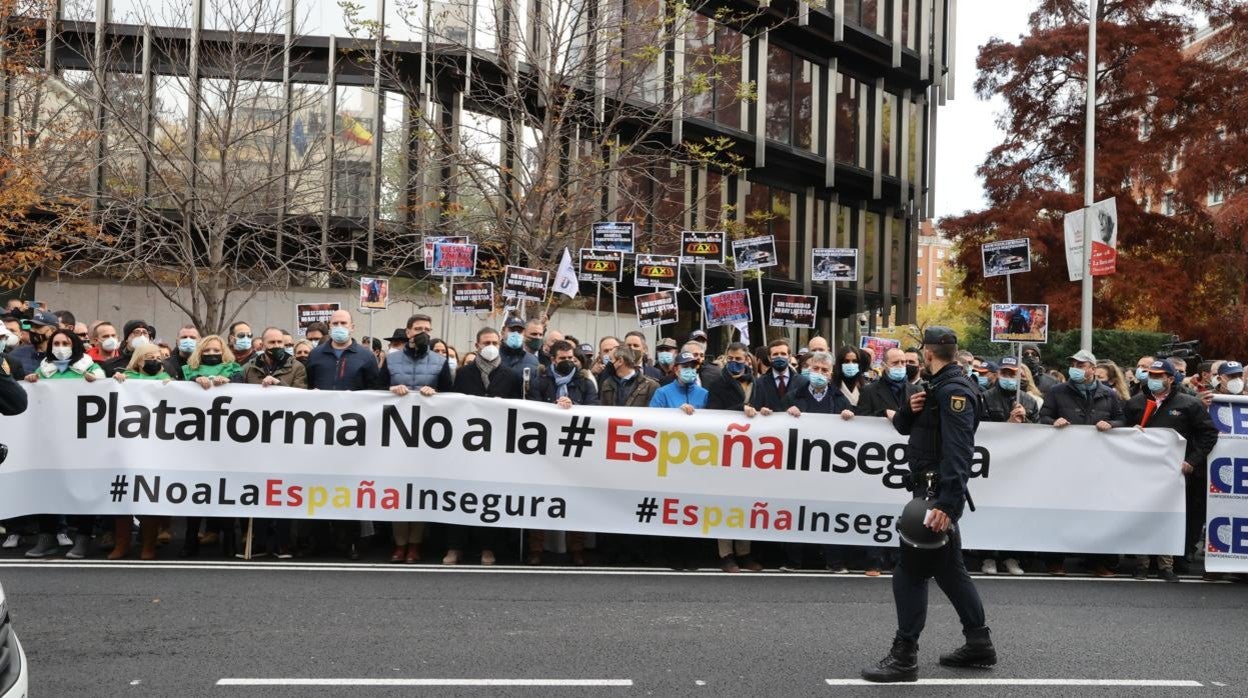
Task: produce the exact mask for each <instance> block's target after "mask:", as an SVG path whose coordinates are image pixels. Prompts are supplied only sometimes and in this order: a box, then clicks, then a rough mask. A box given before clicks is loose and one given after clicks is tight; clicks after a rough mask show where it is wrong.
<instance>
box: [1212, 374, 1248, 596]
mask: <svg viewBox="0 0 1248 698" xmlns="http://www.w3.org/2000/svg"><path fill="white" fill-rule="evenodd" d="M1209 414H1210V415H1211V416H1212V417H1213V423H1214V425H1216V426H1217V427H1218V431H1219V432H1221V434H1219V435H1218V444H1217V445H1216V446H1214V447H1213V451H1211V452H1210V453H1209V487H1208V490H1207V491H1208V494H1206V495H1205V497H1206V499H1205V503H1206V512H1205V531H1206V537H1207V540H1206V541H1205V571H1206V572H1248V396H1244V395H1216V396H1214V398H1213V404H1212V405H1210V406H1209Z"/></svg>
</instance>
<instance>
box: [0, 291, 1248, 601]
mask: <svg viewBox="0 0 1248 698" xmlns="http://www.w3.org/2000/svg"><path fill="white" fill-rule="evenodd" d="M0 319H2V320H3V328H0V369H3V370H4V371H5V372H7V373H8V374H9V375H10V376H12V377H13V378H14V379H16V380H19V381H20V380H24V381H29V382H32V383H33V382H37V381H41V380H85V381H98V380H115V381H119V382H121V381H127V380H156V381H165V382H168V381H193V382H195V383H196V384H198V385H200V386H202V387H203V388H204V389H205V390H212V389H214V388H217V387H219V386H222V385H226V384H229V383H247V384H255V385H261V386H274V385H280V386H286V387H289V388H297V389H311V390H389V391H391V392H392V393H394V394H395V395H399V396H403V395H407V394H409V393H411V392H419V393H420V394H421V395H425V396H430V395H434V394H436V393H461V394H466V395H477V396H486V397H495V398H502V399H511V400H536V401H541V402H546V403H551V404H555V405H558V406H559V407H562V408H566V409H574V408H575V407H576V406H580V405H602V406H620V407H648V408H656V409H677V410H681V411H683V412H685V413H688V414H692V413H694V412H695V411H699V410H726V411H735V412H742V413H744V414H745V415H746V416H747V417H754V416H756V415H770V414H773V413H780V412H784V413H787V414H789V415H792V416H795V417H796V416H799V415H801V414H803V413H819V414H833V415H838V416H839V417H840V418H841V419H845V420H852V419H854V418H857V417H883V418H887V419H892V417H893V415H894V413H895V412H896V411H897V410H898V408H899V406H901V405H907V404H908V402H909V398H910V396H911V395H913V394H914V393H915V392H918V391H920V390H921V389H922V387H921V385H922V381H923V380H924V378H925V376H924V372H923V367H922V366H921V365H920V358H919V357H920V352H919V350H918V348H917V347H916V348H912V349H905V350H903V349H899V348H894V349H888V350H887V351H886V352H885V353H884V355H883V356H881V357H876V356H873V355H872V353H871V350H869V349H858V348H854V347H852V346H842V347H839V348H836V349H835V350H834V349H833V347H831V346H829V344H828V342H827V340H826V339H825V338H823V337H820V336H815V337H812V338H811V339H810V340H809V342H807V344H806V345H805V346H800V347H798V346H793V345H792V344H791V343H790V341H789V340H788V339H775V340H772V341H769V342H767V343H766V344H765V346H762V347H749V346H746V345H745V344H742V343H739V342H734V343H730V344H728V345H727V346H726V347H725V348H724V349H723V351H722V352H718V355H717V356H711V355H710V354H708V344H709V341H708V340H709V337H708V335H707V333H706V332H705V331H702V330H694V331H693V332H691V333H689V334H688V336H687V337H685V338H684V341H683V342H678V341H677V340H676V339H673V338H663V339H661V340H660V341H659V342H658V345H657V346H656V347H654V348H653V349H652V348H651V347H649V346H648V343H647V338H646V334H645V333H644V332H642V331H640V330H637V331H632V332H629V333H627V334H626V335H624V337H623V338H617V337H614V336H607V337H602V338H599V339H598V340H597V342H596V343H590V342H586V341H582V340H581V339H579V338H577V337H574V336H571V335H568V334H565V333H563V332H560V331H559V330H557V329H555V328H553V327H551V326H548V322H547V321H546V319H545V318H543V319H529V320H525V319H521V318H518V317H511V318H508V319H507V320H506V321H505V322H504V323H503V326H502V327H500V328H492V327H487V328H482V329H481V330H479V331H478V332H477V333H476V335H475V337H473V338H472V340H471V344H470V346H463V347H461V348H456V347H455V346H454V345H452V344H451V343H449V342H447V341H446V340H444V339H439V338H437V336H436V332H435V331H434V330H435V328H434V326H433V320H432V318H431V317H430V316H428V315H424V314H415V315H412V316H411V317H410V318H409V319H408V322H407V325H406V327H402V328H397V329H395V330H394V332H393V333H392V334H391V335H390V336H389V337H384V338H375V337H372V338H370V337H362V338H361V340H359V341H357V340H356V339H355V336H356V328H355V325H354V323H353V320H352V316H351V313H350V312H348V311H346V310H338V311H336V312H334V313H333V315H332V316H331V317H330V319H329V322H327V323H313V324H312V325H310V326H309V327H307V328H306V331H305V335H304V336H303V337H296V336H295V335H294V334H292V333H291V332H289V331H288V330H285V329H282V328H277V327H268V328H263V329H259V328H256V327H253V326H252V325H250V324H249V323H247V322H241V321H240V322H234V323H233V324H231V325H230V326H229V329H228V332H227V334H226V335H225V336H220V335H203V334H201V333H200V331H199V330H198V329H197V328H196V327H195V326H194V325H185V326H183V327H181V328H179V329H178V331H177V333H176V335H173V338H172V340H170V341H165V340H163V339H161V338H160V335H158V334H157V331H156V328H155V327H153V326H152V324H151V323H149V322H147V321H144V320H129V321H127V322H125V323H124V324H122V325H121V326H120V331H118V326H117V325H116V324H114V323H112V322H109V321H95V322H93V323H91V324H90V325H88V324H86V323H84V322H81V321H79V320H78V319H77V318H76V317H75V316H74V314H73V313H72V312H69V311H59V312H52V311H49V310H46V309H43V308H40V307H31V306H30V305H29V304H27V303H25V302H23V301H20V300H12V301H10V302H9V303H8V307H7V309H6V312H5V314H4V315H3V317H2V318H0ZM957 362H958V364H959V365H960V366H962V367H963V369H964V370H965V371H966V372H967V375H968V376H971V377H973V378H975V379H976V381H977V382H978V384H979V386H980V388H981V389H982V391H983V407H984V410H983V412H984V414H985V418H986V419H987V420H988V421H994V422H1005V423H1013V424H1044V425H1051V426H1052V427H1054V428H1058V429H1060V428H1064V427H1066V426H1068V425H1071V424H1076V425H1088V426H1094V427H1095V428H1096V429H1098V430H1100V431H1107V430H1109V429H1111V428H1114V427H1127V426H1137V427H1140V428H1169V429H1174V430H1175V431H1177V432H1179V433H1180V434H1181V435H1182V436H1183V437H1184V438H1185V439H1186V440H1187V451H1186V454H1185V460H1184V462H1183V463H1182V464H1181V467H1182V470H1183V472H1184V474H1185V476H1186V478H1187V530H1186V546H1185V550H1186V551H1187V554H1186V555H1184V556H1180V557H1170V556H1157V557H1156V558H1153V559H1150V558H1148V557H1140V558H1135V559H1132V560H1122V559H1120V558H1118V557H1116V556H1105V555H1095V556H1078V558H1077V559H1079V560H1080V561H1081V564H1082V565H1083V568H1084V569H1085V570H1086V571H1088V572H1090V573H1091V574H1095V575H1097V576H1101V577H1112V576H1115V575H1116V574H1119V573H1120V572H1121V571H1125V572H1127V573H1131V574H1134V576H1135V577H1137V578H1147V576H1148V575H1149V573H1150V565H1153V564H1155V566H1156V570H1157V575H1158V576H1159V577H1160V578H1161V579H1165V580H1166V581H1178V579H1179V578H1178V574H1177V573H1178V572H1190V573H1197V572H1199V571H1200V559H1199V558H1200V553H1199V551H1200V550H1201V549H1202V547H1201V544H1200V541H1201V539H1202V536H1203V530H1202V529H1203V521H1204V512H1205V491H1206V489H1207V487H1208V483H1207V482H1206V479H1207V469H1206V459H1207V456H1208V454H1209V451H1210V450H1211V449H1212V448H1213V446H1214V443H1215V441H1216V439H1217V430H1216V428H1215V427H1214V425H1213V423H1212V420H1211V419H1210V417H1209V413H1208V409H1207V405H1208V404H1209V402H1210V401H1211V400H1212V396H1213V395H1214V394H1216V393H1223V394H1242V393H1244V369H1243V365H1242V364H1240V363H1238V362H1236V361H1231V360H1225V361H1212V362H1211V361H1204V362H1201V363H1200V364H1199V365H1197V366H1193V367H1190V368H1192V369H1194V370H1193V372H1192V373H1190V374H1189V373H1188V370H1189V366H1188V365H1187V364H1186V363H1185V361H1184V360H1183V359H1180V358H1168V359H1161V358H1156V357H1153V356H1143V357H1140V358H1139V360H1138V361H1137V362H1136V365H1135V366H1134V368H1129V369H1125V370H1124V369H1123V368H1120V367H1119V366H1118V365H1116V364H1115V363H1114V362H1112V361H1099V360H1098V359H1097V357H1096V356H1094V355H1093V354H1092V353H1090V352H1088V351H1080V352H1077V353H1076V354H1074V355H1072V356H1069V357H1064V358H1062V359H1061V363H1064V364H1066V366H1065V370H1064V371H1063V370H1060V369H1058V368H1053V369H1046V368H1045V367H1044V365H1043V364H1042V362H1041V355H1040V349H1039V347H1038V346H1036V345H1034V344H1026V345H1023V346H1022V352H1021V360H1020V359H1019V358H1016V357H1015V356H1005V357H1003V358H1000V359H993V358H986V357H979V356H975V355H973V354H971V353H970V352H965V351H963V352H960V353H959V354H958V356H957ZM1089 467H1094V466H1092V465H1091V464H1089ZM173 524H174V522H173V521H171V520H170V519H169V518H167V517H150V516H145V517H142V518H141V519H139V520H138V521H137V524H136V520H135V519H134V518H133V517H129V516H125V517H110V518H108V519H107V520H105V517H94V516H57V515H53V514H47V515H40V516H34V517H26V518H24V519H14V520H9V521H5V522H3V526H4V534H3V543H2V545H3V548H4V549H6V550H14V549H18V548H20V547H22V545H23V540H24V539H25V540H26V541H28V542H29V541H33V546H32V547H30V548H29V549H26V550H25V552H24V555H25V556H26V557H29V558H47V557H53V556H61V555H63V556H64V557H66V558H68V559H82V558H87V557H90V556H93V555H97V554H100V555H105V556H107V558H108V559H110V560H120V559H125V558H127V557H129V556H131V554H132V547H133V546H134V541H135V535H134V534H135V529H136V528H137V532H138V537H137V540H138V546H137V547H138V555H139V557H140V558H141V559H144V560H151V559H156V558H157V557H158V556H164V555H169V554H171V553H162V552H161V548H162V547H173V546H172V544H173V542H174V540H175V531H174V526H173ZM506 534H507V531H505V530H503V529H497V528H489V527H471V526H457V525H445V526H426V525H425V524H424V523H423V522H419V521H413V522H405V523H384V524H383V523H374V522H367V521H365V522H357V521H338V522H322V521H317V522H306V521H297V522H296V521H290V520H271V519H270V520H252V521H250V522H248V521H246V520H244V521H236V520H234V519H220V518H208V519H200V518H187V519H186V520H185V527H184V528H183V529H182V535H181V545H180V546H178V553H177V554H178V555H179V556H181V557H187V558H193V557H197V556H199V555H200V554H201V551H207V550H208V549H213V550H214V554H220V555H224V556H226V557H231V558H232V557H236V556H243V555H245V554H246V555H248V556H249V557H250V556H272V557H274V558H277V559H290V558H292V557H303V556H311V555H321V556H332V555H345V556H347V557H349V558H350V559H359V558H360V556H361V555H362V554H364V552H365V548H366V546H369V545H371V546H372V547H374V548H375V547H377V545H378V541H384V540H385V539H386V538H389V541H387V544H386V545H385V547H386V548H390V544H391V543H392V545H393V547H392V548H391V553H390V555H389V560H390V562H393V563H417V562H421V561H422V560H426V559H427V557H426V550H427V549H430V548H433V547H437V549H438V552H441V553H442V557H441V558H440V561H441V563H442V564H445V565H456V564H461V563H464V562H467V561H468V560H469V559H472V560H477V561H479V562H480V563H481V564H483V565H492V564H495V563H496V561H497V560H498V559H499V555H505V556H507V557H511V556H512V554H513V553H514V552H515V551H516V550H517V548H516V546H515V544H514V542H511V543H509V542H507V541H508V540H510V539H509V538H508V537H507V535H506ZM505 539H506V540H505ZM564 542H565V543H566V551H567V552H566V555H567V559H568V560H569V561H570V563H571V564H573V565H577V566H579V565H584V564H586V562H587V555H590V554H591V553H592V554H593V555H594V556H595V557H596V561H597V562H601V563H604V564H611V563H633V564H649V563H650V562H652V561H653V562H655V563H659V562H662V563H663V564H666V565H667V566H669V567H671V568H673V569H696V568H699V567H701V566H702V564H703V563H705V562H709V561H712V560H713V561H714V564H715V565H716V566H718V567H719V568H720V569H722V570H723V571H724V572H730V573H734V572H741V571H742V570H746V571H759V570H762V569H764V566H765V565H768V564H772V565H776V566H778V567H779V569H781V570H785V571H797V570H802V569H812V568H823V569H826V570H828V571H830V572H832V573H836V574H848V573H849V571H850V570H851V569H853V570H859V571H861V572H862V573H863V574H866V575H869V576H878V575H879V574H880V573H881V572H882V571H885V570H887V569H888V567H889V566H890V564H891V557H892V555H891V552H892V551H889V550H886V549H883V548H879V547H857V546H845V545H823V546H815V545H808V544H784V545H760V546H757V547H760V548H763V550H762V551H760V552H761V553H762V554H759V553H756V552H755V550H754V547H755V546H753V545H752V544H751V542H750V541H748V540H717V541H715V542H714V546H713V547H712V546H708V545H707V542H706V541H703V540H699V539H683V538H659V537H656V538H647V537H644V536H622V535H606V534H597V535H591V534H588V533H584V532H567V533H566V534H565V535H564ZM590 543H596V545H593V546H591V545H590ZM558 547H559V546H557V544H556V542H555V541H552V540H549V536H548V534H547V533H546V532H544V531H527V532H525V536H524V538H523V539H522V541H521V545H520V547H519V558H520V559H521V560H523V561H524V562H525V563H527V564H529V565H541V564H543V563H544V562H547V561H549V560H552V559H553V557H554V555H555V553H553V552H551V549H554V548H558ZM587 548H592V550H591V551H589V552H587ZM216 550H219V553H217V552H215V551H216ZM204 554H207V552H205V553H204ZM971 554H972V555H973V556H975V557H976V558H978V562H979V570H980V571H981V572H982V573H983V574H989V575H991V574H998V573H999V572H1000V571H1001V569H1002V568H1004V571H1005V572H1006V573H1008V574H1014V575H1021V574H1024V573H1025V572H1026V571H1027V569H1028V568H1029V567H1030V568H1032V569H1034V570H1035V571H1037V572H1040V573H1048V574H1051V575H1065V574H1066V565H1067V562H1068V561H1069V560H1071V559H1072V558H1076V556H1074V555H1062V554H1053V553H1043V554H1035V553H1028V552H1026V551H996V550H994V551H974V552H972V553H971ZM430 559H431V561H434V562H436V561H438V560H439V558H438V557H436V556H434V557H432V558H430ZM1154 561H1155V562H1154ZM1206 576H1209V575H1206Z"/></svg>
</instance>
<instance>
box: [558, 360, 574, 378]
mask: <svg viewBox="0 0 1248 698" xmlns="http://www.w3.org/2000/svg"><path fill="white" fill-rule="evenodd" d="M575 370H576V364H574V363H572V362H571V361H560V362H559V363H557V364H555V373H558V374H559V375H561V376H566V375H568V374H569V373H572V372H573V371H575Z"/></svg>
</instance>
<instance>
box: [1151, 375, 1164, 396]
mask: <svg viewBox="0 0 1248 698" xmlns="http://www.w3.org/2000/svg"><path fill="white" fill-rule="evenodd" d="M1165 389H1166V381H1164V380H1162V379H1161V378H1149V379H1148V392H1150V393H1160V392H1162V391H1163V390H1165Z"/></svg>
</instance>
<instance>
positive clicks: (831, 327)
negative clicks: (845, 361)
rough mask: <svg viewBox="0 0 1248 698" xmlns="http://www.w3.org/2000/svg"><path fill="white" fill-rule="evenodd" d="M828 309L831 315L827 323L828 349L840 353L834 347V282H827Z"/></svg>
mask: <svg viewBox="0 0 1248 698" xmlns="http://www.w3.org/2000/svg"><path fill="white" fill-rule="evenodd" d="M828 307H829V309H830V311H831V313H832V316H831V318H830V319H829V321H828V330H829V331H828V349H829V350H831V351H834V352H835V351H840V349H837V347H836V282H835V281H829V282H828Z"/></svg>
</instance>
